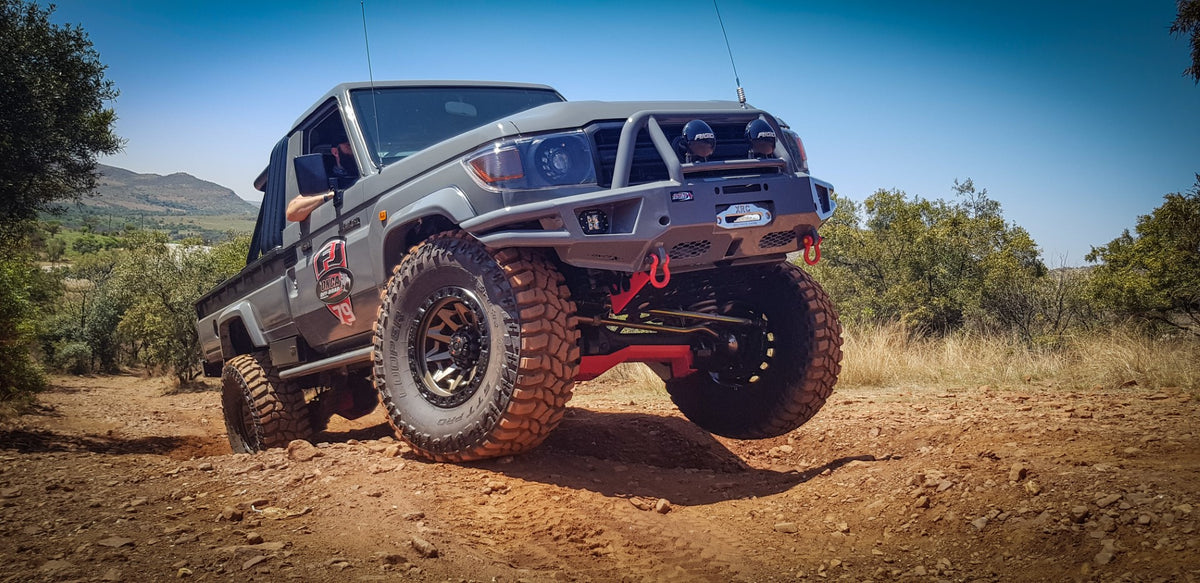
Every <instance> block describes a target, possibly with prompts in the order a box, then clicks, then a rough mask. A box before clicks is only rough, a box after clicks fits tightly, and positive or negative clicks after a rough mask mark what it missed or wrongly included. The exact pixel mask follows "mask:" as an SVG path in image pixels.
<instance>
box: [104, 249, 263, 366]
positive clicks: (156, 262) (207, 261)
mask: <svg viewBox="0 0 1200 583" xmlns="http://www.w3.org/2000/svg"><path fill="white" fill-rule="evenodd" d="M126 245H127V246H128V248H129V250H128V252H127V253H126V254H124V255H123V256H122V259H121V261H120V262H119V263H118V265H117V268H116V271H115V274H116V277H115V278H114V280H113V290H112V293H115V294H118V295H119V296H120V297H122V298H123V299H124V301H125V302H126V303H127V305H128V309H127V310H125V311H124V314H123V315H121V316H120V317H119V320H120V324H119V325H117V326H116V330H117V331H118V333H119V334H120V336H121V337H123V338H125V339H127V341H129V342H138V343H139V348H140V349H141V353H142V358H143V361H144V362H145V363H146V364H149V365H151V366H156V367H160V368H162V369H165V370H169V371H170V372H172V373H174V374H175V376H176V378H177V379H178V380H179V381H180V383H184V382H187V381H189V380H192V379H193V378H195V376H196V375H197V374H198V373H199V370H200V368H199V364H200V338H199V335H198V334H197V331H196V309H195V304H196V300H198V299H200V296H201V295H203V294H204V293H206V292H207V291H208V290H210V289H211V288H212V287H213V286H215V285H216V284H218V283H220V282H221V281H224V280H225V279H226V278H228V277H230V276H232V275H233V274H235V273H237V272H238V271H239V270H240V269H241V268H242V266H243V263H244V261H245V257H246V252H247V251H248V249H249V238H247V237H239V238H235V239H233V240H231V241H228V242H226V243H222V244H221V245H218V246H217V247H216V248H214V249H209V248H207V247H201V246H198V245H192V246H182V245H174V246H171V245H168V244H167V236H166V234H165V233H163V232H161V231H137V232H134V233H131V234H130V235H129V237H128V238H127V240H126ZM231 257H236V258H238V259H240V261H238V262H230V260H229V258H231Z"/></svg>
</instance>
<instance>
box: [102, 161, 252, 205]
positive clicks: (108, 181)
mask: <svg viewBox="0 0 1200 583" xmlns="http://www.w3.org/2000/svg"><path fill="white" fill-rule="evenodd" d="M97 170H98V171H99V173H100V175H101V176H100V179H99V180H98V181H97V184H96V190H95V191H93V193H92V194H91V195H87V196H84V197H82V198H81V199H80V201H79V202H80V203H81V204H82V205H83V206H86V207H92V208H94V209H96V210H102V211H110V212H114V213H115V214H120V215H136V214H145V215H168V216H180V215H246V216H249V217H251V218H252V217H253V216H254V215H255V214H257V213H258V207H257V206H255V205H253V204H251V203H248V202H246V201H245V200H242V199H241V198H239V197H238V195H237V194H235V193H234V192H233V191H232V190H230V189H228V188H225V187H224V186H221V185H219V184H215V183H212V182H208V181H207V180H200V179H199V178H196V177H195V176H192V175H190V174H184V173H183V172H176V173H174V174H168V175H166V176H160V175H158V174H138V173H136V172H131V171H129V170H125V169H124V168H117V167H115V166H105V165H103V164H99V165H97Z"/></svg>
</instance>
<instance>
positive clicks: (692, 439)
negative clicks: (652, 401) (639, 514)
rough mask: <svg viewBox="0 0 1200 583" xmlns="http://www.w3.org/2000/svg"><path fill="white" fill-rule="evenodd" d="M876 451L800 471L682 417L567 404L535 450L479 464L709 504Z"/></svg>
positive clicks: (782, 485)
mask: <svg viewBox="0 0 1200 583" xmlns="http://www.w3.org/2000/svg"><path fill="white" fill-rule="evenodd" d="M854 461H862V462H874V461H882V460H877V459H876V458H875V457H874V456H872V455H854V456H845V457H840V458H838V459H834V460H831V461H829V462H827V463H825V464H822V465H820V466H816V467H811V468H806V469H805V470H803V471H776V470H768V469H761V468H753V467H750V466H749V465H748V464H746V462H745V461H744V460H743V459H741V458H740V457H738V456H737V454H735V453H734V452H732V451H730V450H729V449H728V448H726V447H725V446H724V445H722V444H721V442H719V441H717V440H716V439H714V438H713V437H712V435H710V434H708V433H707V432H705V431H703V430H701V429H699V428H698V427H696V426H695V425H693V424H691V423H690V422H688V421H685V420H683V419H680V418H678V417H665V416H656V415H650V414H645V413H614V412H595V411H588V410H584V409H575V408H572V409H569V410H568V414H567V416H566V418H565V419H564V420H563V423H562V425H560V426H559V427H558V429H556V430H555V431H554V433H552V434H551V435H550V437H549V438H547V440H546V441H545V442H544V443H543V444H542V445H541V446H540V447H538V448H537V449H535V450H534V451H532V452H530V453H527V454H524V455H521V456H516V457H514V458H511V459H500V460H487V461H483V462H476V463H475V464H473V465H475V466H476V467H479V468H481V469H487V470H489V471H493V472H497V473H499V474H504V475H507V476H511V477H513V478H519V479H522V480H529V481H535V482H542V483H547V484H554V485H558V486H563V487H566V488H577V489H582V490H590V491H593V492H597V493H600V494H604V495H606V496H614V497H644V498H666V499H667V500H669V501H670V502H671V503H673V504H684V505H696V504H710V503H713V502H721V501H725V500H737V499H743V498H749V497H751V496H767V495H771V494H777V493H780V492H784V491H787V490H790V489H792V488H794V487H796V486H798V485H801V484H804V483H805V482H808V481H809V480H812V479H813V478H816V477H818V476H821V475H822V474H826V473H827V472H836V471H837V469H838V468H841V467H842V466H845V465H846V464H848V463H851V462H854Z"/></svg>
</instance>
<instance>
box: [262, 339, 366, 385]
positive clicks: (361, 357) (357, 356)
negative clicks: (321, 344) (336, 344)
mask: <svg viewBox="0 0 1200 583" xmlns="http://www.w3.org/2000/svg"><path fill="white" fill-rule="evenodd" d="M371 350H372V347H370V346H367V347H366V348H359V349H358V350H351V351H350V352H344V353H342V354H339V355H337V356H334V357H331V358H325V359H322V360H318V361H316V362H310V363H308V364H302V365H300V366H297V367H295V368H289V369H287V370H283V371H279V378H280V379H282V380H285V381H287V380H291V379H295V378H300V377H304V376H308V375H310V374H315V373H319V372H325V371H327V370H333V369H335V368H342V367H343V366H349V365H352V364H358V363H360V362H370V361H371Z"/></svg>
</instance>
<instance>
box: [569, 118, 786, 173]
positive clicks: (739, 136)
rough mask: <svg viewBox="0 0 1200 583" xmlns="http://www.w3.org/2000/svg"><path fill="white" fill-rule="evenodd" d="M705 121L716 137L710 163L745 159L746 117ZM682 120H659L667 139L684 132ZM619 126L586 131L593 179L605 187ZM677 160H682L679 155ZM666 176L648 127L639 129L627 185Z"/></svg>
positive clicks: (747, 149) (615, 123)
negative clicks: (591, 148) (593, 156)
mask: <svg viewBox="0 0 1200 583" xmlns="http://www.w3.org/2000/svg"><path fill="white" fill-rule="evenodd" d="M704 121H706V122H708V124H709V125H710V126H712V129H713V132H714V133H716V136H717V149H716V151H714V152H713V155H712V156H709V158H708V161H709V162H719V161H724V160H745V159H746V157H747V154H748V152H749V149H750V146H749V144H747V143H746V119H742V120H741V121H728V122H719V121H716V122H714V121H713V120H711V119H705V120H704ZM684 123H685V122H680V123H662V122H661V121H660V124H659V127H661V128H662V130H663V133H664V134H666V136H667V139H668V140H671V141H672V143H675V141H676V138H678V137H679V136H682V135H683V125H684ZM622 127H624V124H623V123H622V122H611V123H601V124H596V125H594V126H592V127H591V128H589V130H588V133H589V134H590V135H591V136H592V142H593V144H595V153H596V179H597V181H598V182H599V184H600V186H602V187H604V188H609V187H611V186H612V181H613V168H614V167H615V166H616V163H617V146H618V144H619V142H620V140H621V128H622ZM677 153H678V152H677ZM680 161H681V162H682V158H680ZM763 172H776V170H775V169H770V170H767V169H764V170H763ZM745 173H746V172H745V171H742V172H741V174H743V175H744V174H745ZM667 178H668V176H667V165H666V164H664V163H663V161H662V158H661V157H660V156H659V154H658V150H657V149H655V147H654V142H652V141H651V140H650V132H649V130H647V129H646V128H642V130H641V131H639V132H638V135H637V141H636V142H635V147H634V154H633V164H632V167H631V169H630V172H629V184H630V186H633V185H637V184H646V183H648V182H656V181H659V180H666V179H667Z"/></svg>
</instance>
